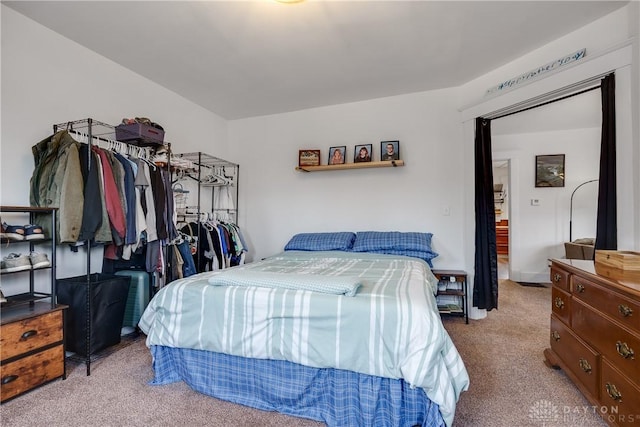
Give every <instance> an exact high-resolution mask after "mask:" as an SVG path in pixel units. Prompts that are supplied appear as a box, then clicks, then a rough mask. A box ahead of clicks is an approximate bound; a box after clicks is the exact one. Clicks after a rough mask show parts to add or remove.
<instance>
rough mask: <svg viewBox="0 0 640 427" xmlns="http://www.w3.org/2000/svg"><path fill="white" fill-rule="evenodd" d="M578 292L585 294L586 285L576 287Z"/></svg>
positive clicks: (580, 284) (579, 284)
mask: <svg viewBox="0 0 640 427" xmlns="http://www.w3.org/2000/svg"><path fill="white" fill-rule="evenodd" d="M576 290H577V291H578V292H580V293H583V292H584V285H583V284H582V283H578V284H577V285H576Z"/></svg>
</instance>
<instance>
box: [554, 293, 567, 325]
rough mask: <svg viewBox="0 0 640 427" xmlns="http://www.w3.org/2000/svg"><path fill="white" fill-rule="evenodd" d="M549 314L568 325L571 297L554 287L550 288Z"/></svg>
mask: <svg viewBox="0 0 640 427" xmlns="http://www.w3.org/2000/svg"><path fill="white" fill-rule="evenodd" d="M551 312H552V313H553V314H555V315H556V316H558V317H559V318H560V319H561V320H562V321H563V322H564V323H566V324H567V325H568V324H569V319H570V314H571V295H569V293H567V292H565V291H562V290H560V289H558V288H556V287H555V286H554V287H553V288H551Z"/></svg>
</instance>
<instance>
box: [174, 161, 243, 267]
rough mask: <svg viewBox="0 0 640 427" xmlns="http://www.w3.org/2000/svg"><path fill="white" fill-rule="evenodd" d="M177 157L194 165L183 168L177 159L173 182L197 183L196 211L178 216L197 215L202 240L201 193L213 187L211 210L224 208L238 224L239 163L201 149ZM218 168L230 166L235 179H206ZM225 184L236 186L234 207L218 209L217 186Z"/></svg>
mask: <svg viewBox="0 0 640 427" xmlns="http://www.w3.org/2000/svg"><path fill="white" fill-rule="evenodd" d="M175 157H176V158H177V159H182V160H186V161H187V162H189V163H191V164H192V165H193V167H190V168H187V169H181V166H180V165H179V163H178V161H176V164H175V165H174V169H175V172H176V175H177V178H176V179H175V180H174V181H173V182H178V181H180V180H184V179H187V178H189V179H190V180H192V181H195V182H196V183H197V199H196V203H197V207H196V212H195V213H187V212H185V213H184V214H179V215H178V216H179V217H180V216H182V218H183V219H185V221H186V218H187V217H190V216H195V217H196V221H195V222H196V223H197V225H198V232H197V237H198V242H199V241H200V237H201V236H200V224H201V223H202V222H203V221H202V215H203V214H204V212H203V208H202V194H201V191H202V188H205V187H211V210H210V212H212V213H214V214H215V213H216V211H220V210H222V211H224V212H225V213H227V214H229V215H230V216H231V217H232V219H233V221H232V222H234V223H236V224H237V222H238V194H239V192H238V190H239V177H240V165H238V164H237V163H233V162H230V161H228V160H224V159H221V158H218V157H215V156H212V155H210V154H207V153H203V152H201V151H197V152H193V153H178V154H175ZM217 168H223V169H224V168H229V169H231V170H233V175H232V176H233V177H234V178H233V181H232V182H226V183H221V182H213V181H211V180H208V179H205V178H206V177H208V176H210V175H208V174H207V173H211V172H212V171H215V170H216V169H217ZM224 186H232V187H235V194H234V196H235V197H234V209H216V208H215V188H216V187H224ZM196 267H197V269H198V271H200V259H199V257H198V259H197V262H196Z"/></svg>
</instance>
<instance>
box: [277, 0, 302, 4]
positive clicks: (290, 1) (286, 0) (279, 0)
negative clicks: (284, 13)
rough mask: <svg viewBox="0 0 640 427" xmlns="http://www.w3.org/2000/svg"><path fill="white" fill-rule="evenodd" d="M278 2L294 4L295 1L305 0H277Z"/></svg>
mask: <svg viewBox="0 0 640 427" xmlns="http://www.w3.org/2000/svg"><path fill="white" fill-rule="evenodd" d="M275 1H277V2H278V3H284V4H294V3H302V2H303V1H304V0H275Z"/></svg>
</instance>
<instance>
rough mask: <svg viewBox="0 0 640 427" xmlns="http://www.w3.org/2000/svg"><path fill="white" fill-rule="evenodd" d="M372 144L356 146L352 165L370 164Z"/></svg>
mask: <svg viewBox="0 0 640 427" xmlns="http://www.w3.org/2000/svg"><path fill="white" fill-rule="evenodd" d="M372 150H373V144H362V145H356V147H355V149H354V151H353V163H362V162H370V161H371V154H372V152H371V151H372Z"/></svg>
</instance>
